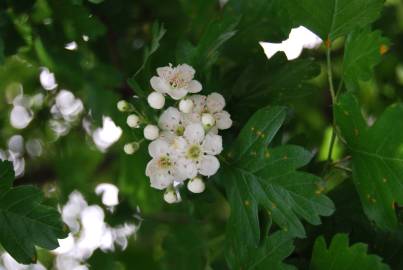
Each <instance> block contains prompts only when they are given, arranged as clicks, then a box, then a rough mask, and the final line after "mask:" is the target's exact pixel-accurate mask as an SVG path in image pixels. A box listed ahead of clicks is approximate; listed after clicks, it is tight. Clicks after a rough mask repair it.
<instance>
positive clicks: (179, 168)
mask: <svg viewBox="0 0 403 270" xmlns="http://www.w3.org/2000/svg"><path fill="white" fill-rule="evenodd" d="M157 75H158V76H154V77H152V78H151V80H150V84H151V87H152V88H153V90H154V92H152V93H151V94H150V95H149V96H148V98H147V101H148V104H149V105H150V106H151V107H152V108H153V109H156V110H162V112H161V113H160V114H159V118H158V121H157V123H147V125H146V126H145V127H144V131H143V133H144V137H145V139H147V140H150V141H151V143H150V144H149V146H148V152H149V154H150V156H151V158H152V159H151V160H150V161H149V162H148V164H147V168H146V175H147V176H148V177H149V178H150V182H151V186H152V187H153V188H156V189H160V190H165V193H164V199H165V201H166V202H168V203H175V202H179V201H180V196H179V192H178V190H177V186H179V185H180V184H181V183H184V182H185V181H188V182H187V188H188V189H189V191H191V192H193V193H201V192H203V191H204V189H205V183H204V181H203V178H208V177H210V176H212V175H214V174H215V173H216V172H217V171H218V169H219V167H220V162H219V160H218V159H217V157H216V156H217V155H218V154H220V153H221V151H222V150H223V146H222V137H221V136H220V135H219V134H218V133H219V131H220V130H223V129H228V128H230V127H231V125H232V120H231V117H230V114H229V113H228V112H227V111H225V110H224V107H225V99H224V97H223V96H222V95H220V94H219V93H211V94H209V95H207V96H205V95H200V94H197V93H199V92H200V91H201V90H202V85H201V83H200V82H199V81H197V80H195V79H194V75H195V70H194V69H193V68H192V67H191V66H189V65H187V64H182V65H178V66H176V67H173V66H172V65H169V66H166V67H161V68H158V69H157ZM168 97H169V98H171V99H172V100H171V101H168V100H167V102H166V98H168ZM168 102H169V104H172V105H170V106H165V104H166V103H168ZM130 106H131V105H130V104H128V103H127V102H125V101H121V102H120V103H118V108H119V109H120V110H121V111H127V109H128V107H130ZM165 107H166V108H165ZM140 121H141V117H139V116H138V115H136V114H132V115H129V117H128V118H127V124H128V125H129V126H130V127H132V128H135V127H139V125H140ZM137 148H138V145H134V144H133V143H132V144H127V145H125V148H124V150H125V152H126V153H127V154H132V153H134V152H135V150H136V149H137Z"/></svg>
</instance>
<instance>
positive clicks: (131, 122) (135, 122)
mask: <svg viewBox="0 0 403 270" xmlns="http://www.w3.org/2000/svg"><path fill="white" fill-rule="evenodd" d="M139 122H140V118H139V117H138V116H137V115H135V114H131V115H129V116H128V117H127V120H126V123H127V125H128V126H129V127H131V128H137V127H138V126H139Z"/></svg>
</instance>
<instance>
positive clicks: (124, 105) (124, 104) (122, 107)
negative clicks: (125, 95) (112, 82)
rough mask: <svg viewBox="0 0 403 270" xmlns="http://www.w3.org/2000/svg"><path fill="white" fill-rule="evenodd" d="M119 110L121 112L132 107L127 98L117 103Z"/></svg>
mask: <svg viewBox="0 0 403 270" xmlns="http://www.w3.org/2000/svg"><path fill="white" fill-rule="evenodd" d="M117 107H118V110H119V111H121V112H127V111H128V110H129V109H130V104H129V103H128V102H127V101H126V100H120V101H119V102H118V103H117Z"/></svg>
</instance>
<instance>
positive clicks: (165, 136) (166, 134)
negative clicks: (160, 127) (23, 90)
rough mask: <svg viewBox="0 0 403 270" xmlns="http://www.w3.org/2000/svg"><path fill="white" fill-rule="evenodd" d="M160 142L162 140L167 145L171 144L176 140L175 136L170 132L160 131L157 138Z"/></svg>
mask: <svg viewBox="0 0 403 270" xmlns="http://www.w3.org/2000/svg"><path fill="white" fill-rule="evenodd" d="M159 138H160V139H161V140H164V141H166V142H168V143H172V142H173V140H174V139H175V138H176V134H174V133H173V132H171V131H166V130H165V131H162V132H161V133H160V137H159Z"/></svg>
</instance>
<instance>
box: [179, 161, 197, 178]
mask: <svg viewBox="0 0 403 270" xmlns="http://www.w3.org/2000/svg"><path fill="white" fill-rule="evenodd" d="M196 175H197V167H196V164H195V163H194V162H192V161H190V160H188V159H186V158H181V159H178V160H177V162H176V166H175V169H174V177H175V180H176V181H181V182H182V181H185V180H186V179H191V178H194V177H196Z"/></svg>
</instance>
